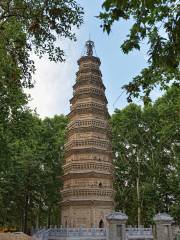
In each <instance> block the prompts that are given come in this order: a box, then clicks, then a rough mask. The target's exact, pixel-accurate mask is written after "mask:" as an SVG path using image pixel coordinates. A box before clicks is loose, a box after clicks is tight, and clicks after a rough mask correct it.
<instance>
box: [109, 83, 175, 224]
mask: <svg viewBox="0 0 180 240" xmlns="http://www.w3.org/2000/svg"><path fill="white" fill-rule="evenodd" d="M179 93H180V92H179V88H178V87H176V86H173V87H171V88H170V89H169V90H168V91H167V93H166V94H165V95H164V96H163V97H161V98H159V99H158V100H157V101H156V102H155V103H154V104H149V105H147V106H145V107H144V108H141V107H140V106H137V105H135V104H130V105H129V106H127V107H126V108H125V109H123V110H116V111H115V113H114V114H113V116H112V119H111V124H112V131H113V149H114V152H115V156H116V157H115V188H116V190H117V195H116V201H117V209H121V210H124V211H125V212H126V213H127V214H128V216H129V223H130V224H134V223H137V224H138V225H141V224H145V225H148V224H150V223H152V217H153V215H155V213H157V212H159V211H162V212H164V211H166V212H170V214H172V215H173V216H174V218H175V220H176V221H177V222H178V223H179V222H180V218H179V211H180V208H179V207H180V206H179V197H180V192H179V188H178V185H179V182H178V181H179V164H180V161H179V151H178V150H179V149H178V146H179V145H178V144H179V140H180V139H179V135H178V131H179V116H178V115H179V96H180V94H179Z"/></svg>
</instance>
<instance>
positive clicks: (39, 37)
mask: <svg viewBox="0 0 180 240" xmlns="http://www.w3.org/2000/svg"><path fill="white" fill-rule="evenodd" d="M82 15H83V11H82V8H81V7H80V6H79V5H77V4H76V1H74V0H63V1H59V0H25V1H21V0H1V1H0V108H1V109H0V110H1V112H2V113H3V114H4V119H6V120H7V118H8V117H9V116H10V115H11V116H13V114H14V113H15V112H16V110H17V109H20V108H22V107H23V105H24V104H25V103H27V100H28V99H27V96H26V95H25V94H24V92H23V88H25V87H33V81H32V74H33V73H34V71H35V66H34V62H33V61H32V59H31V54H32V53H33V52H35V54H37V55H38V56H39V57H42V56H43V54H47V55H48V56H49V59H50V60H51V61H55V62H57V61H64V60H65V58H64V55H65V53H64V51H63V49H62V48H61V47H60V46H58V45H57V44H56V40H57V39H59V38H60V39H63V38H67V39H70V40H76V38H75V34H74V32H73V29H75V28H76V27H77V28H79V26H80V25H81V24H82V22H83V19H82Z"/></svg>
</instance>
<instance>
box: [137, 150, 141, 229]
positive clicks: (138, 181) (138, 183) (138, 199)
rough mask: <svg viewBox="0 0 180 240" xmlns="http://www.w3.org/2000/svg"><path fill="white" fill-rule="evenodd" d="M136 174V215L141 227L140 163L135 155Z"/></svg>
mask: <svg viewBox="0 0 180 240" xmlns="http://www.w3.org/2000/svg"><path fill="white" fill-rule="evenodd" d="M137 164H138V173H137V175H138V176H137V178H136V191H137V214H138V227H140V225H141V202H140V162H139V156H138V155H137Z"/></svg>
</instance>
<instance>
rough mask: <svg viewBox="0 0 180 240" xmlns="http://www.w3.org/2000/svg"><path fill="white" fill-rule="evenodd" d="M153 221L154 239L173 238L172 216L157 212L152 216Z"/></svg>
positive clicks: (164, 239) (171, 239)
mask: <svg viewBox="0 0 180 240" xmlns="http://www.w3.org/2000/svg"><path fill="white" fill-rule="evenodd" d="M153 220H154V222H155V225H156V227H155V230H156V231H155V235H156V236H155V237H156V238H155V239H156V240H173V230H172V222H173V218H172V217H171V216H170V215H168V214H167V213H158V214H157V215H155V217H154V218H153Z"/></svg>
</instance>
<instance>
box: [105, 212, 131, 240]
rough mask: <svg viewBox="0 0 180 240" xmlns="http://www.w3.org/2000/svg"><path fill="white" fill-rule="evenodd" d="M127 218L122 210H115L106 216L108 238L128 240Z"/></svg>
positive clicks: (109, 239)
mask: <svg viewBox="0 0 180 240" xmlns="http://www.w3.org/2000/svg"><path fill="white" fill-rule="evenodd" d="M127 219H128V217H127V215H126V214H125V213H122V212H114V213H110V214H109V215H107V216H106V220H107V222H108V240H126V222H127Z"/></svg>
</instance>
